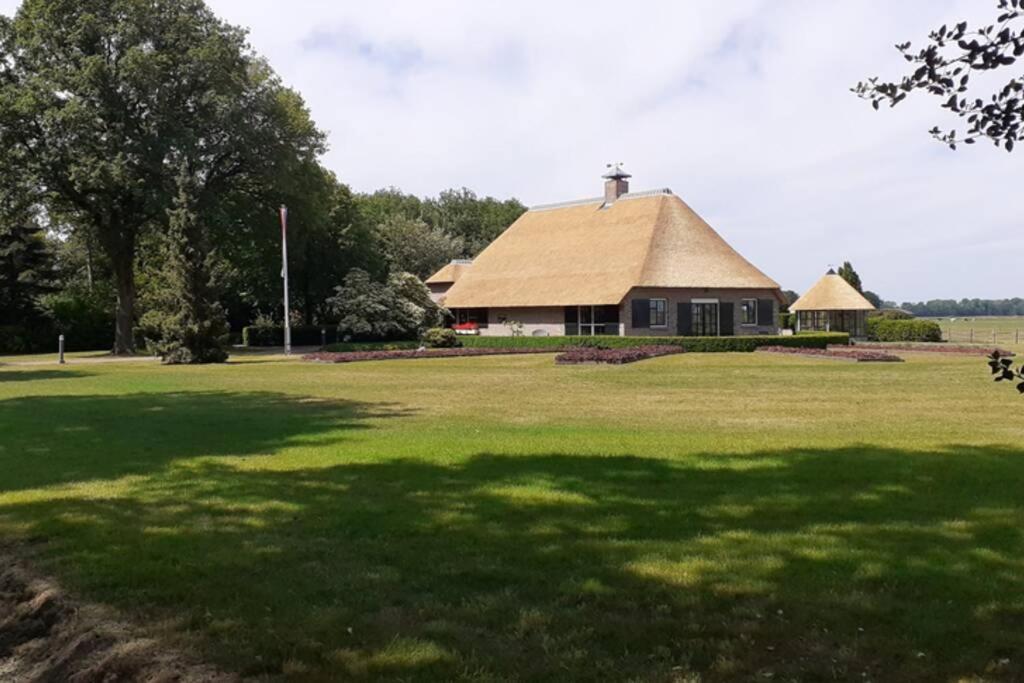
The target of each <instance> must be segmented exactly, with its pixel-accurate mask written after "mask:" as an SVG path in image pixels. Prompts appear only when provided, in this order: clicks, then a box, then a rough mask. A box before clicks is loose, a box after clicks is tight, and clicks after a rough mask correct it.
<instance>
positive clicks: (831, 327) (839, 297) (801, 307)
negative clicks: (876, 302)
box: [789, 268, 875, 337]
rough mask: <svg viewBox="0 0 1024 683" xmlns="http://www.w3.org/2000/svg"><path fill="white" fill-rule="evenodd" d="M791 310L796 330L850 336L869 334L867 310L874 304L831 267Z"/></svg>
mask: <svg viewBox="0 0 1024 683" xmlns="http://www.w3.org/2000/svg"><path fill="white" fill-rule="evenodd" d="M789 310H790V311H792V312H793V313H796V314H797V317H796V329H797V332H800V331H804V332H813V331H822V332H849V333H850V336H851V337H866V336H867V317H868V313H870V312H871V311H873V310H875V307H874V306H873V305H872V303H871V302H870V301H868V300H867V299H865V298H864V295H863V294H861V293H860V292H858V291H857V290H856V289H854V287H853V285H851V284H850V283H849V282H847V281H846V280H844V279H843V278H842V277H840V276H839V275H837V274H836V271H834V270H832V269H831V268H829V269H828V272H827V273H825V275H823V276H822V278H821V279H820V280H818V281H817V282H815V283H814V286H813V287H811V288H810V289H808V290H807V291H806V292H805V293H804V295H803V296H802V297H800V298H799V299H797V300H796V301H794V302H793V305H792V306H790V307H789Z"/></svg>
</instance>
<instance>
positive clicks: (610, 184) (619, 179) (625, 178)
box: [602, 163, 633, 206]
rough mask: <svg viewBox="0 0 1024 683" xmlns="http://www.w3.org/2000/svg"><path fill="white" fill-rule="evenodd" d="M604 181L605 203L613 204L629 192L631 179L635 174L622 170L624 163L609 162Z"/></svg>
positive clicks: (607, 204)
mask: <svg viewBox="0 0 1024 683" xmlns="http://www.w3.org/2000/svg"><path fill="white" fill-rule="evenodd" d="M602 177H603V178H604V179H605V181H604V205H605V206H611V205H612V204H614V203H615V200H616V199H618V198H619V197H621V196H622V195H624V194H626V193H627V192H629V179H630V178H632V177H633V176H631V175H629V174H628V173H626V172H625V171H623V170H622V164H621V163H618V164H608V172H607V173H605V174H604V176H602Z"/></svg>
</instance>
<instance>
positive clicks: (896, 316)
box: [868, 308, 914, 320]
mask: <svg viewBox="0 0 1024 683" xmlns="http://www.w3.org/2000/svg"><path fill="white" fill-rule="evenodd" d="M868 317H869V318H881V319H882V320H912V319H913V318H914V314H913V313H911V312H910V311H904V310H902V309H899V308H883V309H881V310H878V311H874V312H872V313H868Z"/></svg>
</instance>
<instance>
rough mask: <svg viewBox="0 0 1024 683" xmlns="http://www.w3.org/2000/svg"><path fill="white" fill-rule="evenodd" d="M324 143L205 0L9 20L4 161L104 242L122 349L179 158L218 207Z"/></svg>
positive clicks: (57, 8) (123, 4)
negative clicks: (142, 244)
mask: <svg viewBox="0 0 1024 683" xmlns="http://www.w3.org/2000/svg"><path fill="white" fill-rule="evenodd" d="M322 147H323V136H322V134H321V133H320V132H319V131H317V130H316V128H315V127H314V126H313V124H312V123H311V122H310V121H309V118H308V115H307V114H306V111H305V109H304V107H303V106H302V105H301V100H299V98H298V96H297V95H295V94H294V93H292V92H290V91H288V90H287V89H285V88H284V87H283V86H282V85H281V84H280V82H279V80H278V79H277V78H276V76H275V75H274V74H273V73H272V72H271V70H270V69H269V68H268V67H267V66H266V64H264V63H263V62H262V61H261V60H260V59H258V58H257V57H256V56H254V55H253V53H252V52H251V50H250V48H249V46H248V45H247V43H246V38H245V33H244V31H242V30H241V29H238V28H235V27H232V26H229V25H227V24H225V23H223V22H221V21H220V20H218V19H217V17H215V16H214V15H213V13H212V12H211V11H210V10H209V9H208V8H207V7H206V5H205V4H204V3H203V2H202V0H25V2H24V4H23V5H22V6H21V8H20V9H19V11H18V13H17V15H16V17H15V18H14V20H13V21H12V20H8V19H6V18H0V149H2V150H3V154H4V158H5V164H7V165H8V168H16V169H18V173H19V174H20V176H21V179H22V180H23V181H24V179H25V178H28V182H27V185H28V187H29V188H30V190H31V192H32V193H33V200H34V201H35V202H37V203H38V204H40V205H41V206H43V207H45V209H46V211H47V212H48V213H52V214H59V215H61V216H65V217H67V222H68V224H69V225H71V226H72V227H73V228H76V229H81V230H83V231H88V232H89V234H91V235H93V236H94V237H95V239H96V241H97V242H98V244H99V246H100V247H101V248H102V250H103V252H104V254H105V255H106V257H107V260H108V263H109V266H110V269H111V272H112V274H113V276H114V280H115V283H116V289H117V317H116V335H115V337H116V339H115V347H114V350H115V352H117V353H129V352H131V351H132V350H133V341H132V327H133V324H134V321H135V317H136V311H135V303H136V282H135V262H136V256H137V249H138V245H139V240H140V237H141V236H142V235H144V234H145V233H146V231H148V230H157V231H166V230H167V225H168V216H169V213H168V210H169V209H170V208H171V206H172V200H173V198H174V196H175V191H176V177H177V173H178V170H179V169H180V168H181V167H182V165H183V164H184V165H186V166H187V167H188V168H189V172H190V174H191V175H192V177H193V178H195V180H196V199H195V201H196V203H197V205H200V206H204V207H206V209H207V210H208V211H211V213H215V212H216V204H217V203H218V199H219V198H222V197H225V196H228V195H230V194H232V193H239V192H248V193H250V194H252V195H258V194H259V193H258V192H255V191H253V188H254V187H257V186H260V185H265V184H267V183H271V182H273V179H274V178H277V177H281V176H282V175H284V174H286V173H287V172H288V171H289V170H290V169H291V168H293V167H294V166H295V164H297V163H301V162H302V161H304V160H308V159H311V158H315V156H316V155H317V154H318V153H319V152H321V151H322ZM0 180H3V177H2V176H0ZM268 210H271V211H272V209H271V208H269V207H268ZM204 225H205V226H207V227H209V226H216V225H218V222H217V221H216V220H215V219H214V217H212V216H211V220H209V221H205V222H204Z"/></svg>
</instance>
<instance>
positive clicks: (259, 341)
mask: <svg viewBox="0 0 1024 683" xmlns="http://www.w3.org/2000/svg"><path fill="white" fill-rule="evenodd" d="M321 330H327V341H328V342H331V341H338V326H337V325H296V326H294V327H292V346H320V345H321V344H323V340H322V335H321ZM242 346H284V327H283V326H281V325H275V326H273V327H267V326H265V325H249V326H248V327H243V328H242Z"/></svg>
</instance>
